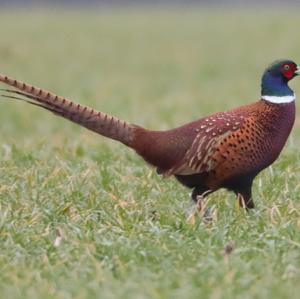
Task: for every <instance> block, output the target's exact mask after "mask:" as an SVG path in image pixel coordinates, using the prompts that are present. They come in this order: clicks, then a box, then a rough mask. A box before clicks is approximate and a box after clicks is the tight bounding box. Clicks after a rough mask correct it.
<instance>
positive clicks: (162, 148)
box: [0, 60, 300, 209]
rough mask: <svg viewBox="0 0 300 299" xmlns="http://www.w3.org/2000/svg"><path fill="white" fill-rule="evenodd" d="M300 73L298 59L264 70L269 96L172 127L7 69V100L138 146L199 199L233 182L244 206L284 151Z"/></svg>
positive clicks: (145, 156) (263, 85)
mask: <svg viewBox="0 0 300 299" xmlns="http://www.w3.org/2000/svg"><path fill="white" fill-rule="evenodd" d="M299 74H300V68H299V66H297V65H296V64H295V63H294V62H293V61H291V60H279V61H275V62H274V63H272V64H271V65H270V66H269V67H268V68H267V69H266V70H265V72H264V74H263V77H262V82H261V99H260V100H259V101H257V102H255V103H252V104H249V105H246V106H241V107H238V108H235V109H232V110H228V111H225V112H218V113H215V114H212V115H210V116H208V117H204V118H201V119H198V120H196V121H193V122H191V123H188V124H185V125H183V126H180V127H177V128H175V129H171V130H167V131H152V130H147V129H145V128H142V127H140V126H137V125H134V124H130V123H127V122H125V121H122V120H119V119H118V118H115V117H112V116H110V115H108V114H105V113H102V112H98V111H95V110H94V109H91V108H88V107H85V106H82V105H80V104H75V103H74V102H72V101H70V100H68V99H66V98H63V97H60V96H57V95H55V94H53V93H50V92H48V91H46V90H43V89H40V88H37V87H34V86H31V85H29V84H26V83H23V82H21V81H17V80H15V79H11V78H9V77H7V76H4V75H0V81H1V82H3V83H5V84H7V85H10V86H12V87H14V88H15V89H16V90H10V89H5V90H4V91H6V93H5V94H4V95H3V96H4V97H6V98H12V99H19V100H24V101H26V102H28V103H30V104H33V105H36V106H39V107H42V108H45V109H47V110H49V111H51V112H53V113H55V114H56V115H59V116H62V117H64V118H67V119H69V120H71V121H73V122H75V123H77V124H79V125H81V126H84V127H86V128H87V129H89V130H91V131H94V132H96V133H98V134H101V135H103V136H106V137H109V138H112V139H115V140H118V141H120V142H122V143H123V144H125V145H126V146H128V147H130V148H132V149H134V150H135V151H136V152H137V153H138V154H139V155H140V156H141V157H142V158H143V159H144V160H145V161H147V162H148V163H149V164H150V165H152V166H154V167H156V169H157V172H158V173H159V174H162V175H163V176H165V177H169V176H172V175H174V176H175V177H176V179H177V180H178V181H179V182H180V183H182V184H183V185H185V186H187V187H189V188H192V189H193V191H192V199H193V200H195V201H197V200H198V199H199V198H203V197H205V196H207V195H208V194H210V193H212V192H214V191H216V190H218V189H220V188H226V189H228V190H230V191H233V192H234V193H235V194H236V195H237V198H238V199H239V204H240V206H242V207H245V208H246V209H251V208H254V203H253V200H252V194H251V189H252V182H253V179H254V178H255V176H256V175H257V174H258V173H259V172H260V171H261V170H263V169H264V168H266V167H267V166H269V165H270V164H272V163H273V162H274V161H275V160H276V159H277V157H278V156H279V154H280V152H281V150H282V148H283V146H284V145H285V143H286V140H287V138H288V136H289V134H290V132H291V129H292V127H293V124H294V120H295V94H294V92H293V91H292V90H291V89H290V87H289V86H288V82H289V81H290V80H291V79H293V78H294V77H295V76H297V75H299Z"/></svg>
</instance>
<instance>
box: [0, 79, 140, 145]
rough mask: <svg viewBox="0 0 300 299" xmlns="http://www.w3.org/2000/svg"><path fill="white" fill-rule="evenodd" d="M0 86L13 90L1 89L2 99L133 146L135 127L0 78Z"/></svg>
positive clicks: (41, 91)
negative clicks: (39, 109) (59, 117)
mask: <svg viewBox="0 0 300 299" xmlns="http://www.w3.org/2000/svg"><path fill="white" fill-rule="evenodd" d="M0 82H2V83H4V84H7V85H9V86H12V87H14V88H16V89H17V90H10V89H2V91H5V92H7V93H9V94H8V95H3V96H4V97H5V98H10V99H15V100H23V101H25V102H27V103H29V104H32V105H35V106H38V107H42V108H44V109H46V110H49V111H51V112H53V113H54V114H56V115H59V116H61V117H64V118H66V119H69V120H71V121H73V122H75V123H77V124H79V125H81V126H83V127H86V128H87V129H89V130H91V131H94V132H96V133H98V134H101V135H103V136H106V137H108V138H112V139H115V140H118V141H120V142H122V143H124V144H126V145H128V146H132V144H133V139H134V130H135V128H136V126H135V125H131V124H129V123H127V122H125V121H122V120H120V119H118V118H116V117H113V116H110V115H108V114H106V113H103V112H98V111H95V110H93V109H92V108H89V107H86V106H82V105H80V104H76V103H74V102H73V101H71V100H68V99H66V98H64V97H61V96H57V95H56V94H53V93H51V92H49V91H47V90H44V89H41V88H38V87H35V86H32V85H29V84H27V83H24V82H21V81H18V80H15V79H12V78H9V77H7V76H4V75H1V74H0ZM23 97H24V98H25V99H24V98H23ZM28 99H30V100H28Z"/></svg>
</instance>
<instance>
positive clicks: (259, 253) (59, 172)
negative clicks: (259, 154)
mask: <svg viewBox="0 0 300 299" xmlns="http://www.w3.org/2000/svg"><path fill="white" fill-rule="evenodd" d="M298 16H299V11H294V12H293V11H282V10H281V11H280V12H279V11H278V12H276V11H267V10H265V11H258V10H249V11H243V10H225V11H221V10H202V9H200V8H199V9H196V10H182V11H181V10H177V11H176V10H173V11H168V10H160V11H158V10H157V11H156V10H151V11H148V12H145V11H143V10H131V11H130V10H117V11H109V10H108V11H100V10H99V11H94V12H93V13H91V12H88V11H82V12H80V11H78V12H66V11H65V12H58V11H51V12H50V11H49V12H45V11H36V12H32V13H27V12H25V11H23V12H22V11H19V12H13V11H3V10H2V11H1V13H0V24H1V26H0V36H1V42H0V72H1V73H5V74H7V75H10V76H14V77H16V78H18V79H21V80H24V81H27V82H29V83H32V84H35V85H37V86H41V87H44V88H47V89H49V90H52V91H54V92H56V93H58V94H61V95H64V96H66V97H69V98H72V99H74V100H75V101H79V102H80V103H83V104H87V105H89V106H93V107H95V108H97V109H99V110H102V111H105V112H108V113H110V114H112V115H116V116H118V117H120V118H122V119H126V120H128V121H131V122H133V123H137V124H140V125H143V126H147V127H149V128H153V129H165V128H170V127H173V126H175V125H179V124H182V123H184V122H187V121H190V120H192V119H196V118H199V117H201V116H205V115H207V114H209V113H211V112H215V111H218V110H223V109H228V108H230V107H234V106H237V105H242V104H245V103H248V102H251V101H254V100H256V99H258V97H259V93H260V77H261V74H262V72H263V69H264V68H265V67H266V65H267V64H269V63H270V62H272V61H273V60H274V59H277V58H282V57H286V58H291V59H294V60H296V61H298V63H300V62H299V61H300V39H299V28H298V27H299V26H297V25H296V24H297V18H298ZM291 85H292V86H293V88H294V90H295V91H296V93H298V94H300V79H298V80H297V79H295V80H294V81H293V82H292V84H291ZM0 126H1V134H0V269H1V271H0V298H10V299H12V298H33V299H34V298H105V299H106V298H122V299H129V298H130V299H142V298H160V299H164V298H173V299H175V298H176V299H177V298H178V299H179V298H210V299H218V298H228V299H232V298H243V299H247V298H273V299H285V298H289V299H293V298H295V299H296V298H299V293H300V233H299V231H300V183H299V176H300V150H299V146H300V114H299V113H298V117H297V121H296V125H295V128H294V130H293V133H292V135H291V137H290V139H289V142H288V144H287V146H286V147H285V149H284V151H283V153H282V155H281V157H280V159H279V160H278V161H277V162H276V163H275V164H274V165H273V166H272V168H269V169H267V170H265V171H264V172H263V173H262V174H260V175H259V176H258V178H257V179H256V181H255V186H254V198H255V202H256V206H257V208H256V209H255V211H251V213H249V214H246V213H245V212H244V211H241V210H239V209H237V207H236V202H235V197H234V195H233V194H230V193H227V192H225V191H220V192H217V193H215V194H213V195H212V196H211V197H210V200H209V203H208V205H209V206H210V207H214V208H215V210H216V211H217V216H216V218H215V220H214V221H213V222H212V223H210V224H205V223H204V222H203V221H201V219H200V218H197V219H196V221H195V223H193V224H190V223H188V222H187V211H188V210H189V208H190V201H189V191H188V190H186V189H185V188H183V187H182V186H179V184H178V183H176V182H175V180H173V179H169V180H163V179H162V178H160V177H158V176H157V175H156V174H155V171H153V170H152V169H151V168H149V167H147V165H146V164H145V163H144V162H143V161H141V159H140V158H138V157H137V156H135V155H134V154H133V152H131V151H130V150H128V149H126V148H125V147H123V146H122V145H120V144H118V143H115V142H113V141H110V140H107V139H104V138H102V137H100V136H97V135H95V134H93V133H91V132H89V131H87V130H85V129H82V128H80V127H78V126H76V125H73V124H71V123H69V122H67V121H66V120H63V119H59V118H56V117H55V116H53V115H51V114H49V113H48V112H45V111H41V110H39V109H38V108H36V107H31V106H29V105H26V104H23V103H19V102H18V103H13V102H9V101H5V100H0ZM226 246H227V247H228V246H232V247H233V251H232V252H231V253H228V254H224V248H225V247H226Z"/></svg>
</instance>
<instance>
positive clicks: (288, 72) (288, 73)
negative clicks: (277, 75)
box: [281, 63, 297, 80]
mask: <svg viewBox="0 0 300 299" xmlns="http://www.w3.org/2000/svg"><path fill="white" fill-rule="evenodd" d="M296 70H297V65H296V64H294V63H285V64H283V65H282V67H281V73H282V75H283V76H284V77H285V78H287V79H288V80H290V79H292V78H293V77H294V76H295V72H296Z"/></svg>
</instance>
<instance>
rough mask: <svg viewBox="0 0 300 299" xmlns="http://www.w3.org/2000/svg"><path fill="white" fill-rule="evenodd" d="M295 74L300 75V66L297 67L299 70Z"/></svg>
mask: <svg viewBox="0 0 300 299" xmlns="http://www.w3.org/2000/svg"><path fill="white" fill-rule="evenodd" d="M295 74H296V76H297V75H300V66H299V65H297V68H296V70H295Z"/></svg>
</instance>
